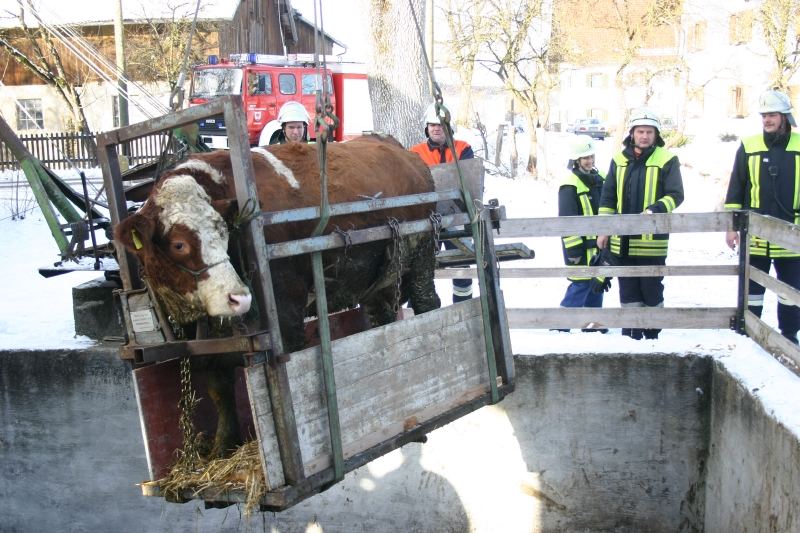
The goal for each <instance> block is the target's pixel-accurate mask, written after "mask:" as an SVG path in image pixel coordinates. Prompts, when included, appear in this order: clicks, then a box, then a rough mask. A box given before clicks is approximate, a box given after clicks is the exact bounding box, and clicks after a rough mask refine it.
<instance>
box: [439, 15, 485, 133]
mask: <svg viewBox="0 0 800 533" xmlns="http://www.w3.org/2000/svg"><path fill="white" fill-rule="evenodd" d="M484 7H485V6H484V4H483V3H481V2H474V1H471V0H447V2H446V4H445V6H444V7H443V8H442V14H443V15H444V18H445V21H446V22H447V28H448V30H449V36H448V38H446V39H444V40H443V44H444V46H445V47H446V48H447V52H448V53H447V66H448V67H449V68H450V69H452V70H453V71H454V72H456V73H457V74H458V77H459V82H460V83H459V92H460V94H459V102H460V105H459V108H458V116H457V117H456V119H455V120H456V123H457V124H460V125H462V126H469V125H470V122H471V117H473V116H474V112H473V110H472V78H473V74H474V73H475V58H476V57H477V55H478V52H479V51H480V47H481V43H483V42H485V41H486V39H487V33H488V32H487V30H486V28H485V27H484V23H485V22H486V18H484V17H482V16H481V11H482V10H483V9H484Z"/></svg>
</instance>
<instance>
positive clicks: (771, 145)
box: [725, 89, 800, 344]
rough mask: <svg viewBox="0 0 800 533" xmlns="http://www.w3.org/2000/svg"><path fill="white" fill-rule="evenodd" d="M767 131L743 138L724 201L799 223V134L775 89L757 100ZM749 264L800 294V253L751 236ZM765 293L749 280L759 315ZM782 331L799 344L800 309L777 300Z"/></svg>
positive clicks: (732, 239) (731, 237)
mask: <svg viewBox="0 0 800 533" xmlns="http://www.w3.org/2000/svg"><path fill="white" fill-rule="evenodd" d="M758 112H759V113H760V114H761V126H762V128H763V131H762V132H761V133H758V134H756V135H753V136H750V137H745V138H743V139H742V143H741V145H739V149H738V150H737V152H736V157H735V159H734V162H733V171H732V172H731V179H730V182H729V183H728V193H727V195H726V197H725V208H726V209H749V210H751V211H754V212H756V213H761V214H762V215H769V216H772V217H775V218H779V219H781V220H785V221H787V222H791V223H793V224H800V183H798V176H800V168H798V167H800V162H798V161H800V134H798V133H797V132H793V131H792V126H794V127H797V123H796V122H795V120H794V116H793V115H792V104H791V101H790V100H789V97H788V96H786V95H785V94H783V93H782V92H780V91H777V90H774V89H773V90H769V91H766V92H764V93H763V94H762V95H761V97H760V98H759V101H758ZM726 241H727V243H728V246H730V247H731V248H732V249H736V246H737V245H739V234H738V233H737V232H728V233H727V235H726ZM749 246H750V265H751V266H752V267H755V268H757V269H759V270H762V271H764V272H769V269H770V266H771V265H774V266H775V272H776V274H777V276H778V279H779V280H781V281H783V282H784V283H787V284H789V285H791V286H792V287H794V288H795V289H800V253H798V252H797V251H795V250H787V249H785V248H782V247H781V246H778V245H776V244H773V243H771V242H769V241H767V240H765V239H763V238H761V237H759V236H758V235H751V237H750V243H749ZM764 292H765V289H764V287H762V286H761V285H759V284H758V283H755V282H754V281H752V280H751V281H750V288H749V291H748V298H747V305H748V308H749V309H750V311H752V312H753V313H754V314H756V315H757V316H761V312H762V310H763V306H764ZM778 329H780V331H781V334H782V335H783V336H784V337H786V338H787V339H789V340H790V341H791V342H793V343H795V344H797V332H798V330H800V308H798V307H797V306H796V305H792V304H790V303H789V302H782V301H780V299H779V300H778Z"/></svg>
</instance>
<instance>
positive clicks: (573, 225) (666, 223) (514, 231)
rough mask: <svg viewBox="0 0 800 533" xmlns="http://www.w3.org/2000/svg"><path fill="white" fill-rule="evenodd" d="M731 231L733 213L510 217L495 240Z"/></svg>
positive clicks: (502, 225)
mask: <svg viewBox="0 0 800 533" xmlns="http://www.w3.org/2000/svg"><path fill="white" fill-rule="evenodd" d="M723 231H733V214H732V213H731V212H718V213H670V214H658V215H613V216H591V217H550V218H514V219H507V220H504V221H503V222H502V224H501V225H500V230H499V234H498V235H497V237H498V238H501V239H507V238H514V239H516V238H520V237H552V236H564V235H639V234H643V233H691V232H723Z"/></svg>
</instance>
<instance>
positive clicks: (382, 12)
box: [362, 0, 433, 147]
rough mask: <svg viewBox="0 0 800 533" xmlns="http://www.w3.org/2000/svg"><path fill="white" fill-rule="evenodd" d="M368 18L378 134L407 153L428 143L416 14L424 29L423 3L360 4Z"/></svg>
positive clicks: (370, 0)
mask: <svg viewBox="0 0 800 533" xmlns="http://www.w3.org/2000/svg"><path fill="white" fill-rule="evenodd" d="M362 2H363V5H365V7H367V12H368V13H369V27H370V29H371V31H370V41H371V50H370V56H369V60H368V64H367V75H368V78H369V94H370V99H371V100H372V112H373V122H374V124H375V129H376V130H377V131H380V132H382V133H389V134H391V135H393V136H394V137H395V138H396V139H397V140H398V141H400V142H401V143H402V144H403V146H406V147H409V146H411V145H412V144H416V143H418V142H420V141H421V140H422V139H423V138H424V131H425V125H424V124H423V118H422V116H423V113H424V111H425V107H426V106H428V105H429V104H430V103H432V102H433V97H432V96H431V94H430V92H429V91H427V90H426V89H427V87H428V79H429V78H428V71H427V69H426V68H425V55H424V48H423V43H422V42H420V37H419V34H418V32H417V27H416V25H415V22H414V14H412V12H411V10H410V7H413V10H414V11H413V13H415V14H416V19H417V21H418V23H419V27H420V29H421V30H423V29H424V26H425V20H424V13H425V10H424V7H425V0H410V3H411V4H412V5H411V6H409V0H362Z"/></svg>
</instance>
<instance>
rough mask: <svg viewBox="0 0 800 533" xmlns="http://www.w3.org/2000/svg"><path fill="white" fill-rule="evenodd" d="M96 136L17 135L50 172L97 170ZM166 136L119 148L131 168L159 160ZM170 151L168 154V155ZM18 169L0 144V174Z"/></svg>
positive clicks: (76, 133) (131, 143) (151, 137)
mask: <svg viewBox="0 0 800 533" xmlns="http://www.w3.org/2000/svg"><path fill="white" fill-rule="evenodd" d="M97 135H98V134H97V133H79V132H62V133H34V134H30V135H20V136H19V138H20V140H21V141H22V144H24V145H25V147H26V148H27V149H28V150H29V151H30V152H31V154H33V156H34V157H36V158H37V159H38V160H39V161H41V162H42V164H44V165H45V166H46V167H49V168H51V169H67V168H73V167H77V168H94V167H97V166H99V163H98V161H97V152H96V145H97V143H96V137H97ZM168 139H169V138H168V135H167V134H165V133H161V134H154V135H147V136H145V137H141V138H139V139H134V140H131V141H128V142H126V143H125V144H122V145H120V150H121V151H122V153H124V154H125V155H127V156H128V158H129V162H130V165H131V166H134V165H138V164H140V163H145V162H147V161H151V160H153V159H156V158H158V157H159V156H160V155H161V153H162V152H163V151H164V147H165V146H166V145H167V142H168ZM169 151H171V150H168V152H169ZM12 169H13V170H17V169H19V161H17V160H16V158H15V157H14V156H13V155H12V154H11V151H10V150H9V149H8V147H7V146H6V145H5V143H3V142H2V141H0V171H2V170H12Z"/></svg>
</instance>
